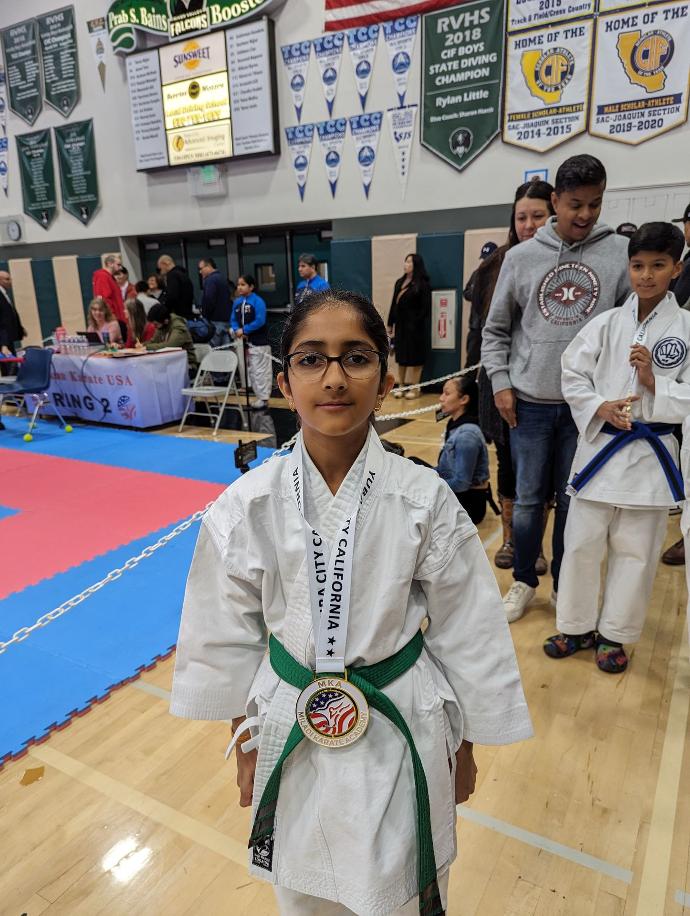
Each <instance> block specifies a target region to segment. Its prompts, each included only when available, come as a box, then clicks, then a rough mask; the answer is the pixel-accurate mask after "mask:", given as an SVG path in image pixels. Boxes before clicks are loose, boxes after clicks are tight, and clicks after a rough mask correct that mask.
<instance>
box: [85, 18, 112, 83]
mask: <svg viewBox="0 0 690 916" xmlns="http://www.w3.org/2000/svg"><path fill="white" fill-rule="evenodd" d="M86 27H87V29H88V30H89V39H90V40H91V50H92V51H93V56H94V58H95V59H96V66H97V68H98V75H99V76H100V78H101V86H102V87H103V89H105V46H106V42H107V40H108V30H107V29H106V27H105V18H104V17H103V16H101V17H100V18H99V19H89V20H88V22H87V23H86Z"/></svg>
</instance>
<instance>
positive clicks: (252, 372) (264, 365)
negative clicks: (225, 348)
mask: <svg viewBox="0 0 690 916" xmlns="http://www.w3.org/2000/svg"><path fill="white" fill-rule="evenodd" d="M247 375H248V376H249V384H250V385H251V386H252V389H253V391H254V394H255V395H256V397H257V398H260V399H261V400H262V401H267V400H268V399H269V398H270V396H271V391H272V389H273V360H272V359H271V348H270V347H269V346H265V347H254V346H251V347H248V348H247Z"/></svg>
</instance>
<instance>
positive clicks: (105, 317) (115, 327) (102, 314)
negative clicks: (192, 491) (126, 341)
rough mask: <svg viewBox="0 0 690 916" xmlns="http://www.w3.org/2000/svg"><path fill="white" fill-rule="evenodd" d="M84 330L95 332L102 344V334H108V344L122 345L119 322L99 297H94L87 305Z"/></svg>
mask: <svg viewBox="0 0 690 916" xmlns="http://www.w3.org/2000/svg"><path fill="white" fill-rule="evenodd" d="M86 330H87V331H95V332H96V334H98V336H99V337H100V339H101V342H102V343H105V341H104V340H103V334H104V332H107V334H108V342H109V343H112V344H121V343H122V331H121V330H120V322H119V321H118V320H117V318H115V316H114V315H113V312H112V310H111V308H110V306H109V305H108V303H107V302H106V301H105V299H103V298H102V297H101V296H96V297H95V298H94V299H92V300H91V303H90V304H89V314H88V316H87V319H86Z"/></svg>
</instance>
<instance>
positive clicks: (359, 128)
mask: <svg viewBox="0 0 690 916" xmlns="http://www.w3.org/2000/svg"><path fill="white" fill-rule="evenodd" d="M382 121H383V112H382V111H372V112H370V113H369V114H359V115H353V116H352V117H351V118H350V133H351V134H352V139H353V140H354V141H355V152H356V153H357V164H358V165H359V170H360V172H361V173H362V186H363V188H364V193H365V195H366V196H367V197H369V188H370V187H371V180H372V178H373V176H374V166H375V165H376V151H377V149H378V145H379V134H380V133H381V122H382Z"/></svg>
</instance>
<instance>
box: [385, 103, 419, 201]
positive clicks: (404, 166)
mask: <svg viewBox="0 0 690 916" xmlns="http://www.w3.org/2000/svg"><path fill="white" fill-rule="evenodd" d="M416 117H417V105H406V106H405V107H404V108H389V109H388V126H389V127H390V132H391V141H392V143H393V152H394V154H395V161H396V164H397V166H398V177H399V178H400V185H401V187H402V196H403V198H404V197H405V191H406V189H407V176H408V174H409V172H410V154H411V152H412V138H413V137H414V124H415V118H416Z"/></svg>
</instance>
